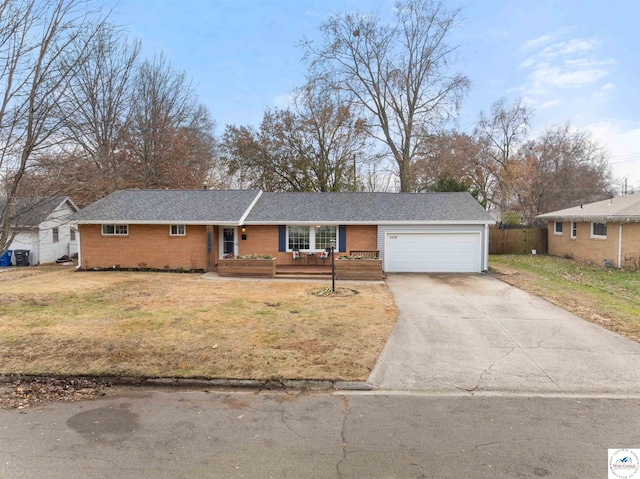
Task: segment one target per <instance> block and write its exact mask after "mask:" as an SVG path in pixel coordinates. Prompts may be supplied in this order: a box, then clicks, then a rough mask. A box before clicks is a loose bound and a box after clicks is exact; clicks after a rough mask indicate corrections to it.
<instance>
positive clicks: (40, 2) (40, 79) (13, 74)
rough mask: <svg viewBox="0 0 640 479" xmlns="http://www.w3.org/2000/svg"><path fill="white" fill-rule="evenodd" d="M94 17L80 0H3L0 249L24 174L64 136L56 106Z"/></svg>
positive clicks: (8, 235) (95, 26) (82, 56)
mask: <svg viewBox="0 0 640 479" xmlns="http://www.w3.org/2000/svg"><path fill="white" fill-rule="evenodd" d="M91 17H92V13H91V12H89V11H87V9H86V5H85V3H84V2H82V1H80V0H0V174H1V175H2V177H3V178H2V179H3V181H4V192H3V193H4V196H5V198H4V201H3V206H1V210H0V251H4V250H6V248H7V247H8V245H9V244H10V243H11V241H12V240H13V234H14V233H12V223H13V222H14V221H15V217H14V216H15V205H16V202H17V199H18V196H19V193H20V185H21V182H22V181H23V178H24V177H25V173H26V172H27V171H28V169H29V167H30V165H31V164H32V163H33V162H34V161H36V159H37V157H38V156H39V155H40V154H42V153H43V152H44V151H45V150H46V149H50V148H52V147H54V146H55V145H57V144H59V142H60V141H61V135H60V132H61V129H62V128H63V122H62V121H61V118H60V116H59V108H58V107H59V104H60V102H61V100H62V98H63V95H64V93H65V91H66V89H67V88H68V87H69V84H70V82H71V79H72V78H73V76H74V74H75V72H76V71H77V69H78V67H79V66H80V65H81V64H82V63H83V62H84V61H85V60H86V57H87V49H86V48H82V47H80V48H79V49H78V48H75V45H76V42H78V41H79V39H80V37H81V35H86V32H89V33H88V35H89V37H91V36H92V35H93V34H95V32H96V31H98V30H99V29H100V28H101V22H91V20H90V19H91ZM83 38H85V37H83ZM49 194H50V193H49Z"/></svg>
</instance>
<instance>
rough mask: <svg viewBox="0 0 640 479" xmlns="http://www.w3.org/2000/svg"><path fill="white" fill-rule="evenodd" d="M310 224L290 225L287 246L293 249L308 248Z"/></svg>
mask: <svg viewBox="0 0 640 479" xmlns="http://www.w3.org/2000/svg"><path fill="white" fill-rule="evenodd" d="M310 229H311V228H310V227H309V226H289V227H288V228H287V236H288V238H287V248H288V249H289V251H293V250H308V249H309V245H310V242H309V239H310V237H311V234H310V233H311V232H310Z"/></svg>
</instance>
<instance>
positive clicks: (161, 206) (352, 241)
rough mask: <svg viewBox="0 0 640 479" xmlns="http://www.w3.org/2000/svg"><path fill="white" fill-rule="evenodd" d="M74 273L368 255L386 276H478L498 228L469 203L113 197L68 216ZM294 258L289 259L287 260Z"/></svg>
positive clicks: (269, 196) (185, 193) (155, 193)
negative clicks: (492, 229) (74, 234)
mask: <svg viewBox="0 0 640 479" xmlns="http://www.w3.org/2000/svg"><path fill="white" fill-rule="evenodd" d="M74 222H76V223H77V224H78V230H79V233H80V235H79V237H80V245H79V250H80V254H79V265H78V267H79V268H82V269H92V268H110V267H113V266H116V265H117V266H118V267H120V268H158V269H179V268H182V269H185V270H208V271H211V270H215V269H216V268H217V267H218V264H219V261H220V259H221V258H223V257H225V256H227V257H229V256H231V255H235V256H238V255H240V256H243V255H251V254H257V255H270V256H272V257H274V258H275V259H276V265H291V264H292V262H293V261H294V256H295V255H300V256H302V257H303V258H306V259H307V261H306V262H304V263H303V264H306V263H307V262H308V260H309V259H310V258H315V257H317V256H320V253H321V252H322V251H324V250H325V248H327V247H329V246H330V245H331V244H332V243H333V244H334V245H335V251H336V252H337V254H338V255H340V254H343V255H351V254H365V255H375V256H377V257H379V258H380V259H381V260H382V264H383V268H384V270H385V271H386V272H481V271H484V270H486V269H487V262H488V237H489V236H488V227H489V225H490V224H494V223H495V221H494V220H493V219H492V218H491V216H490V215H489V214H488V213H487V212H486V211H485V210H484V208H483V207H482V206H481V205H480V204H479V203H478V202H477V201H476V200H475V199H474V198H473V197H472V196H471V195H470V194H469V193H466V192H465V193H265V192H262V191H257V190H119V191H116V192H114V193H112V194H110V195H108V196H106V197H104V198H103V199H101V200H99V201H97V202H95V203H94V204H92V205H90V206H88V207H87V208H85V209H84V210H82V211H81V212H79V213H77V214H76V215H75V216H74ZM294 252H295V253H294Z"/></svg>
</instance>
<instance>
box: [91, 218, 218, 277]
mask: <svg viewBox="0 0 640 479" xmlns="http://www.w3.org/2000/svg"><path fill="white" fill-rule="evenodd" d="M186 228H187V230H186V232H187V234H186V236H170V235H169V226H168V225H129V234H128V235H127V236H103V235H102V228H101V226H100V225H79V231H80V248H81V258H82V268H85V269H88V268H110V267H112V266H114V265H120V267H121V268H141V267H145V268H158V269H165V268H166V267H168V268H169V269H178V268H184V269H205V267H206V256H207V236H206V227H205V226H192V225H187V226H186Z"/></svg>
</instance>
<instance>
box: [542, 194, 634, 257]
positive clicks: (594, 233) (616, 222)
mask: <svg viewBox="0 0 640 479" xmlns="http://www.w3.org/2000/svg"><path fill="white" fill-rule="evenodd" d="M537 218H539V219H542V220H546V221H547V222H548V225H549V228H548V231H549V233H548V235H549V254H551V255H554V256H565V257H570V258H574V259H576V260H578V261H583V262H589V263H594V264H597V265H605V266H608V265H610V266H614V267H616V268H631V269H638V268H640V193H636V194H634V195H627V196H621V197H618V198H610V199H608V200H603V201H597V202H595V203H589V204H585V205H580V206H574V207H573V208H567V209H564V210H559V211H552V212H550V213H545V214H543V215H539V216H537Z"/></svg>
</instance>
